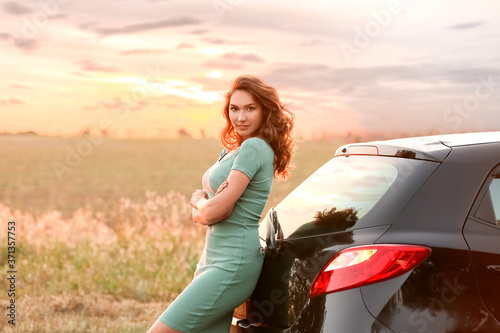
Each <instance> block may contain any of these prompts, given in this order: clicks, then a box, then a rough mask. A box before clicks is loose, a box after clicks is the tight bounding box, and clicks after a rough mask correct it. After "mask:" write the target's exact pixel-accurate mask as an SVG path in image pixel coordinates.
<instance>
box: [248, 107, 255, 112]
mask: <svg viewBox="0 0 500 333" xmlns="http://www.w3.org/2000/svg"><path fill="white" fill-rule="evenodd" d="M247 110H248V111H255V106H251V107H249V108H248V109H247Z"/></svg>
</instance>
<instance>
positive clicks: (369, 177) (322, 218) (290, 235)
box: [232, 132, 500, 333]
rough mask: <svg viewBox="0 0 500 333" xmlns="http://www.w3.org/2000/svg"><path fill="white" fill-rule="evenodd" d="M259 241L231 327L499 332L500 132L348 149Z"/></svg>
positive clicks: (268, 221) (290, 331) (282, 208)
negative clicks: (259, 255) (252, 277)
mask: <svg viewBox="0 0 500 333" xmlns="http://www.w3.org/2000/svg"><path fill="white" fill-rule="evenodd" d="M260 235H261V238H262V242H263V244H264V245H265V249H266V256H265V260H264V265H263V268H262V273H261V276H260V279H259V282H258V284H257V287H256V289H255V291H254V293H253V295H252V296H251V298H250V299H248V300H247V301H246V302H245V303H244V304H243V305H242V306H240V307H239V308H238V309H236V310H235V313H234V318H233V327H232V331H237V332H248V333H249V332H266V333H285V332H286V333H295V332H297V333H298V332H308V333H309V332H310V333H314V332H329V333H330V332H340V333H363V332H380V333H382V332H384V333H385V332H396V333H413V332H415V333H422V332H429V333H440V332H488V333H490V332H500V132H487V133H467V134H453V135H442V136H429V137H419V138H407V139H397V140H387V141H374V142H368V143H356V144H348V145H344V146H342V147H340V148H339V149H338V150H337V151H336V153H335V155H334V157H333V158H332V159H331V160H330V161H329V162H328V163H326V164H325V165H324V166H322V167H321V168H320V169H318V170H317V171H316V172H315V173H313V174H312V175H311V176H310V177H309V178H308V179H307V180H306V181H305V182H303V183H302V184H301V185H300V186H298V187H297V188H296V189H295V190H294V191H293V192H292V193H291V194H290V195H288V196H287V197H286V198H285V199H284V200H283V201H282V202H281V203H280V204H279V205H278V206H277V207H276V208H275V209H271V211H270V212H269V213H268V214H267V215H266V217H265V218H264V220H263V221H262V222H261V230H260Z"/></svg>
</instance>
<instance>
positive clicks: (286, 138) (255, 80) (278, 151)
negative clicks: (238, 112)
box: [220, 75, 295, 180]
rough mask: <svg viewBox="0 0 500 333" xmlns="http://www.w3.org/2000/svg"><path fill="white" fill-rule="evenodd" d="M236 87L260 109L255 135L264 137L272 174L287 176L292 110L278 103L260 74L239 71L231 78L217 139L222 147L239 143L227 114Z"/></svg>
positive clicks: (289, 163) (292, 150) (274, 94)
mask: <svg viewBox="0 0 500 333" xmlns="http://www.w3.org/2000/svg"><path fill="white" fill-rule="evenodd" d="M237 90H245V91H246V92H248V93H250V95H252V97H253V99H254V100H255V101H256V102H257V103H258V104H259V105H260V107H261V108H262V111H263V120H262V125H261V127H260V129H259V130H258V133H256V135H255V136H257V137H260V138H262V139H263V140H265V141H266V142H267V143H268V144H269V145H270V146H271V148H272V149H273V151H274V178H276V179H278V178H281V179H283V180H285V179H287V178H288V176H289V175H290V173H289V170H291V169H293V166H292V165H291V161H292V157H293V154H294V151H295V145H294V143H293V139H292V130H293V125H294V122H293V119H294V118H295V116H294V114H293V113H292V112H290V111H289V110H287V109H286V108H285V105H284V104H282V103H281V101H280V98H279V95H278V92H277V91H276V89H274V88H273V87H271V86H269V85H267V84H266V83H264V81H262V79H261V78H259V77H257V76H253V75H242V76H239V77H237V78H236V79H235V80H234V83H233V85H232V87H231V89H230V90H229V91H228V92H227V94H226V95H225V99H226V100H225V103H224V108H223V110H222V115H223V116H224V118H225V119H226V124H225V126H224V127H223V128H222V130H221V132H220V140H221V142H222V144H223V145H224V147H226V148H227V149H230V150H233V149H236V148H237V147H238V146H239V145H240V144H241V141H240V137H239V135H238V133H237V132H236V130H235V128H234V126H233V124H232V123H231V120H230V118H229V104H230V100H231V96H232V95H233V93H234V92H235V91H237Z"/></svg>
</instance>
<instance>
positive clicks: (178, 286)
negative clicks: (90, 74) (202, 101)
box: [0, 138, 338, 332]
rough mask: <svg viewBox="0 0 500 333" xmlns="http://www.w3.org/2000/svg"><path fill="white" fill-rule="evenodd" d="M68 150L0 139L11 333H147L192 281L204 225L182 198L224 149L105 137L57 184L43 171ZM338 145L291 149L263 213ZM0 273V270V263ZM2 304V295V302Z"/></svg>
mask: <svg viewBox="0 0 500 333" xmlns="http://www.w3.org/2000/svg"><path fill="white" fill-rule="evenodd" d="M68 142H69V143H68ZM75 142H78V139H77V138H74V139H69V141H68V140H66V139H60V138H59V139H56V138H50V139H49V138H27V139H26V138H20V139H15V138H8V139H5V138H0V156H2V158H3V160H4V162H6V163H4V164H2V166H1V167H0V169H1V170H0V221H1V225H2V226H3V228H4V231H0V246H1V247H0V253H1V255H2V258H6V256H7V248H6V246H4V245H3V244H6V222H7V221H8V220H9V219H12V218H14V219H15V220H16V223H17V229H16V266H17V270H18V274H17V281H16V288H17V290H16V291H17V294H16V311H17V318H16V324H17V325H16V331H19V332H145V331H146V329H147V328H148V327H149V326H150V325H151V323H152V322H153V321H154V320H155V319H156V317H157V316H158V315H159V314H161V312H162V311H163V310H164V309H165V308H166V307H167V306H168V304H169V303H170V302H171V301H172V300H173V299H174V297H175V296H176V295H177V294H178V293H179V292H180V291H181V290H182V289H183V288H184V287H185V286H186V285H187V284H188V283H189V281H190V280H191V277H192V273H193V271H194V269H195V265H196V263H197V261H198V259H199V255H200V253H201V250H202V248H203V244H204V233H205V228H203V227H201V226H199V225H195V224H193V223H192V221H191V217H190V207H189V204H188V196H189V194H190V193H191V192H192V190H193V189H194V188H197V187H199V186H200V185H199V183H200V179H201V175H202V174H203V172H204V170H205V169H207V168H208V167H209V166H210V165H211V163H212V162H213V161H214V160H215V159H216V157H217V154H218V152H219V150H220V145H219V143H217V142H216V141H213V140H207V141H197V140H180V141H172V140H170V141H169V140H158V141H130V140H123V141H121V140H108V142H106V141H105V142H104V143H103V144H102V146H100V147H95V151H94V152H93V153H92V154H90V155H89V156H87V157H86V158H85V159H84V160H83V161H82V163H81V164H80V165H79V166H78V167H76V168H74V169H73V170H72V171H71V173H69V174H68V175H67V177H66V178H65V179H64V181H62V182H61V181H59V180H58V179H57V178H56V177H55V174H54V172H53V170H52V168H51V167H50V163H51V162H52V161H54V160H59V161H60V160H61V156H63V155H64V148H65V147H67V145H71V144H75ZM336 146H338V144H337V143H334V144H330V143H326V142H323V143H321V142H316V143H310V142H309V143H302V144H301V145H299V150H298V154H297V157H296V159H295V163H296V164H297V169H296V170H295V171H293V172H292V177H291V178H290V180H289V181H288V182H277V183H275V185H274V186H273V191H272V194H271V197H270V200H269V203H268V206H267V207H266V210H267V209H268V208H269V207H270V206H273V205H275V204H277V202H279V201H280V200H281V198H283V197H284V196H285V195H286V194H287V193H289V192H290V191H291V190H292V189H293V188H294V187H295V186H296V185H297V184H298V183H300V182H301V181H302V180H303V179H304V178H305V177H307V176H308V175H309V174H310V173H311V172H312V171H314V170H315V169H316V168H317V167H319V166H320V165H321V164H323V163H324V162H325V161H326V160H328V159H329V158H330V157H331V155H332V154H333V152H334V151H335V148H336ZM15 152H21V154H20V155H19V153H15ZM41 152H42V154H41ZM61 154H62V155H61ZM214 156H215V157H214ZM63 158H64V157H63ZM134 162H135V163H134ZM0 271H2V272H6V271H7V266H6V261H5V260H2V262H1V263H0ZM5 274H6V273H5ZM5 274H4V275H5ZM7 289H8V281H7V280H6V279H4V278H2V279H0V290H7ZM7 302H8V297H7V295H6V293H5V292H3V293H1V294H0V306H1V307H2V308H4V309H5V307H6V305H7ZM0 318H1V319H0V328H2V326H4V327H3V330H2V331H3V332H14V329H13V328H12V327H11V325H7V319H8V317H7V316H5V315H2V317H0Z"/></svg>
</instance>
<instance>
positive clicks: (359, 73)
mask: <svg viewBox="0 0 500 333" xmlns="http://www.w3.org/2000/svg"><path fill="white" fill-rule="evenodd" d="M499 72H500V71H499V70H498V69H496V68H463V67H453V66H451V65H446V64H438V63H436V64H432V65H427V64H420V65H394V66H376V67H364V68H355V67H347V68H333V67H330V66H328V65H325V64H321V63H316V64H293V63H287V64H279V65H277V66H276V67H275V68H274V69H272V70H271V71H270V72H269V73H267V74H266V75H264V77H265V78H266V79H267V80H269V81H270V82H273V83H274V84H276V85H280V86H282V87H289V88H298V89H302V90H304V91H324V90H339V91H344V92H347V91H346V90H350V91H355V90H357V89H360V88H365V87H368V88H373V87H374V86H377V85H384V86H388V85H391V84H393V85H395V87H396V86H397V85H399V84H400V83H401V82H406V83H408V82H413V84H416V83H419V84H420V83H429V84H438V83H455V84H471V83H474V84H475V83H477V82H478V79H479V77H485V78H486V77H488V76H490V75H494V76H498V75H499ZM415 89H417V87H416V88H415Z"/></svg>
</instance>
